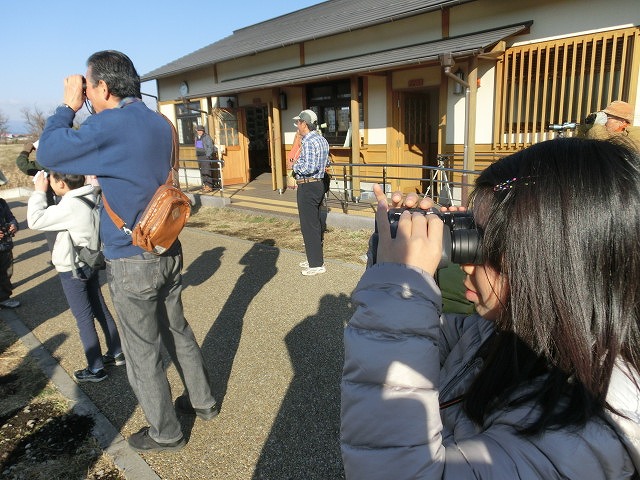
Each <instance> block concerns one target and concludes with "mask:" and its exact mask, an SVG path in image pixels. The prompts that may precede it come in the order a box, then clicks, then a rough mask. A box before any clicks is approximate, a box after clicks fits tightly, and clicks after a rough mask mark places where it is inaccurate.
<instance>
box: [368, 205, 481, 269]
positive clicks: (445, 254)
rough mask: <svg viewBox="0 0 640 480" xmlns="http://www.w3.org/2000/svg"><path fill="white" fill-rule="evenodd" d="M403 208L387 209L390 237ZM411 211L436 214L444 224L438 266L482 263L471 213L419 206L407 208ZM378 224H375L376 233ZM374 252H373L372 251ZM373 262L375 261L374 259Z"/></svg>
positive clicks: (395, 229)
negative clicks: (440, 256)
mask: <svg viewBox="0 0 640 480" xmlns="http://www.w3.org/2000/svg"><path fill="white" fill-rule="evenodd" d="M405 210H407V209H405V208H392V209H390V210H389V212H388V214H389V226H390V228H391V238H395V236H396V232H397V231H398V220H400V215H402V212H404V211H405ZM408 210H409V211H410V212H411V213H414V212H417V213H421V214H423V215H437V216H438V217H439V218H440V219H441V220H442V222H443V223H444V225H445V228H444V229H443V232H442V258H441V259H440V264H439V265H438V268H444V267H446V266H448V265H449V264H451V263H457V264H460V265H464V264H479V263H482V248H481V241H482V235H481V234H480V232H479V231H478V229H477V227H476V223H475V220H474V219H473V213H472V212H470V211H466V212H441V211H440V210H438V209H436V208H431V209H429V210H423V209H420V208H410V209H408ZM377 232H378V225H377V224H376V233H377ZM374 253H375V252H374ZM374 263H375V261H374Z"/></svg>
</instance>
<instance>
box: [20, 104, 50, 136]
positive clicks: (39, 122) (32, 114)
mask: <svg viewBox="0 0 640 480" xmlns="http://www.w3.org/2000/svg"><path fill="white" fill-rule="evenodd" d="M21 112H22V118H24V123H25V124H26V125H27V129H28V131H29V132H28V133H29V135H30V136H32V137H34V138H38V137H40V135H41V134H42V130H44V124H45V122H46V121H47V115H45V114H44V112H42V110H40V109H39V108H38V107H37V106H35V105H34V106H33V109H30V108H29V107H24V108H23V109H22V110H21Z"/></svg>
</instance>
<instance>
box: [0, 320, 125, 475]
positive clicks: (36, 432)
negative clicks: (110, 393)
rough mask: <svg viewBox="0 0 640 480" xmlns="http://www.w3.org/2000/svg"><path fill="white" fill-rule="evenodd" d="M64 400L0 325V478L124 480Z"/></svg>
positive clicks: (90, 424) (88, 425)
mask: <svg viewBox="0 0 640 480" xmlns="http://www.w3.org/2000/svg"><path fill="white" fill-rule="evenodd" d="M92 428H93V419H91V418H90V417H87V416H81V415H77V414H75V413H72V412H70V410H69V404H68V402H67V400H66V399H65V398H64V397H63V396H62V395H61V394H60V393H59V392H58V391H57V390H56V388H55V386H54V385H53V384H52V383H51V382H49V380H48V378H47V377H46V376H45V375H44V373H43V372H42V371H41V370H40V368H39V367H38V366H37V364H36V363H35V361H34V360H33V359H32V358H31V357H30V356H29V351H28V350H27V348H26V347H25V346H24V344H22V342H20V341H19V340H18V338H17V337H16V335H15V334H14V333H13V331H12V330H11V329H10V328H9V327H8V326H7V325H5V324H4V323H0V478H2V479H7V480H40V479H42V480H62V479H64V480H74V479H78V480H81V479H89V480H124V478H125V477H124V475H123V474H122V473H121V472H120V470H119V469H118V467H117V466H116V465H115V464H114V463H113V461H112V460H111V458H110V457H109V456H107V455H104V454H103V452H102V450H101V449H100V447H99V446H98V444H97V442H96V440H95V439H94V438H93V437H92V436H91V429H92Z"/></svg>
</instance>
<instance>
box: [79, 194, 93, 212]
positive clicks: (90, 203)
mask: <svg viewBox="0 0 640 480" xmlns="http://www.w3.org/2000/svg"><path fill="white" fill-rule="evenodd" d="M76 198H77V199H78V200H82V201H83V202H84V203H85V204H86V205H87V206H88V207H89V208H90V209H91V210H93V209H94V208H96V204H95V203H93V202H92V201H91V200H89V199H88V198H87V197H76Z"/></svg>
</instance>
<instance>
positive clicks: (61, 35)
mask: <svg viewBox="0 0 640 480" xmlns="http://www.w3.org/2000/svg"><path fill="white" fill-rule="evenodd" d="M317 3H321V1H320V0H295V1H284V0H236V1H224V0H200V1H196V2H185V1H171V0H111V1H109V2H95V1H93V2H92V1H82V2H80V1H71V0H31V1H29V2H25V1H24V0H3V1H2V16H1V19H0V46H1V47H2V52H3V55H2V56H3V59H2V72H1V73H0V112H2V113H3V114H4V115H5V116H7V117H8V118H9V131H10V132H11V133H22V130H23V126H22V114H21V110H22V108H24V107H28V108H33V107H37V108H38V109H39V110H41V111H43V112H44V113H45V114H49V113H50V112H51V111H52V110H53V109H54V108H55V107H56V105H58V104H60V103H61V101H62V90H63V89H62V85H63V80H64V78H65V77H66V76H68V75H71V74H74V73H81V74H84V72H85V70H86V66H85V65H86V63H85V62H86V60H87V58H88V57H89V56H90V55H91V54H92V53H94V52H97V51H99V50H107V49H113V50H120V51H122V52H124V53H126V54H127V55H128V56H129V57H130V58H131V59H132V60H133V63H134V64H135V66H136V69H137V70H138V73H139V74H140V75H144V74H145V73H148V72H150V71H152V70H154V69H156V68H158V67H160V66H162V65H165V64H167V63H169V62H171V61H173V60H176V59H177V58H180V57H182V56H184V55H187V54H189V53H191V52H193V51H195V50H197V49H199V48H202V47H204V46H206V45H209V44H211V43H213V42H215V41H217V40H220V39H221V38H224V37H226V36H229V35H231V34H232V33H233V31H234V30H237V29H239V28H242V27H246V26H249V25H253V24H255V23H258V22H261V21H264V20H268V19H270V18H274V17H277V16H280V15H284V14H287V13H290V12H293V11H296V10H300V9H303V8H306V7H308V6H310V5H315V4H317ZM153 88H154V87H153V86H152V85H149V83H147V84H143V91H146V92H148V93H153V94H155V90H153Z"/></svg>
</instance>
